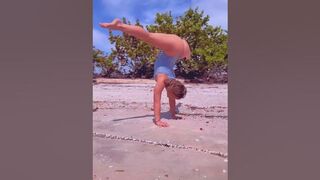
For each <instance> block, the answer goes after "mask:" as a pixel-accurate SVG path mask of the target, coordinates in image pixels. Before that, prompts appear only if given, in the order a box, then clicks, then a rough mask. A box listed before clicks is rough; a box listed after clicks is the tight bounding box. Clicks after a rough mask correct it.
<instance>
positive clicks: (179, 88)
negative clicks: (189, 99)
mask: <svg viewBox="0 0 320 180" xmlns="http://www.w3.org/2000/svg"><path fill="white" fill-rule="evenodd" d="M164 84H165V87H166V88H168V89H170V90H171V91H172V92H173V94H174V96H175V98H176V99H182V98H184V97H185V96H186V94H187V88H186V87H185V86H184V85H183V84H182V83H181V82H180V81H178V80H176V79H166V80H165V81H164Z"/></svg>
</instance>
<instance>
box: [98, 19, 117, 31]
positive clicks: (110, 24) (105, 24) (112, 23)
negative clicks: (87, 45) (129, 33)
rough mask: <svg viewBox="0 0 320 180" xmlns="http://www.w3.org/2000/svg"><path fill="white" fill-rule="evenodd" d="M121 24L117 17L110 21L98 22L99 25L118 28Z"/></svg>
mask: <svg viewBox="0 0 320 180" xmlns="http://www.w3.org/2000/svg"><path fill="white" fill-rule="evenodd" d="M121 24H122V21H121V20H120V19H118V18H116V19H114V20H113V21H112V22H111V23H99V25H100V26H101V27H103V28H109V29H118V28H119V26H120V25H121Z"/></svg>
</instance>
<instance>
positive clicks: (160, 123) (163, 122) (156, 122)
mask: <svg viewBox="0 0 320 180" xmlns="http://www.w3.org/2000/svg"><path fill="white" fill-rule="evenodd" d="M154 124H155V125H157V126H158V127H169V124H168V123H167V122H165V121H161V120H157V121H154Z"/></svg>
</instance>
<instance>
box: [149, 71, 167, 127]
mask: <svg viewBox="0 0 320 180" xmlns="http://www.w3.org/2000/svg"><path fill="white" fill-rule="evenodd" d="M164 80H165V76H161V75H158V77H157V83H156V85H155V87H154V90H153V109H154V121H155V124H156V125H158V126H160V127H167V126H169V125H168V123H166V122H163V121H161V94H162V91H163V89H164Z"/></svg>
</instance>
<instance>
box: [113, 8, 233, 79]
mask: <svg viewBox="0 0 320 180" xmlns="http://www.w3.org/2000/svg"><path fill="white" fill-rule="evenodd" d="M209 20H210V17H209V16H208V15H207V16H204V12H203V11H199V9H198V8H195V9H191V8H190V9H189V10H187V11H186V12H185V13H184V14H183V15H182V16H180V17H176V18H175V19H174V17H173V16H172V14H171V12H167V13H157V14H156V17H155V21H154V24H151V25H148V26H146V29H147V30H148V31H149V32H161V33H171V34H177V35H178V36H180V37H181V38H184V39H185V40H186V41H187V42H188V43H189V45H190V48H191V51H192V55H191V59H190V60H188V61H178V63H177V68H176V75H177V76H180V77H183V78H189V79H193V78H202V77H205V76H208V75H209V74H210V73H212V71H217V70H226V67H227V59H228V58H227V57H228V56H227V41H228V35H227V32H226V31H225V30H223V29H222V28H221V27H213V26H212V25H210V24H209ZM123 23H127V24H131V23H130V22H129V21H127V20H126V19H125V18H123ZM135 25H137V26H141V27H143V26H142V25H141V24H140V22H139V20H137V21H136V23H135ZM109 35H110V37H109V40H110V42H111V43H112V44H115V49H112V52H111V54H110V55H108V57H107V59H108V62H109V63H110V62H113V63H114V64H116V65H118V66H119V67H120V69H121V68H124V69H127V70H128V71H129V72H128V73H129V75H130V76H132V77H146V78H150V77H152V76H153V64H154V61H155V58H156V55H157V53H158V50H157V49H155V48H153V47H151V46H150V45H148V44H147V43H144V42H142V41H140V40H138V39H136V38H135V37H133V36H130V35H128V34H126V33H123V35H122V36H121V35H113V33H112V31H109Z"/></svg>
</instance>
